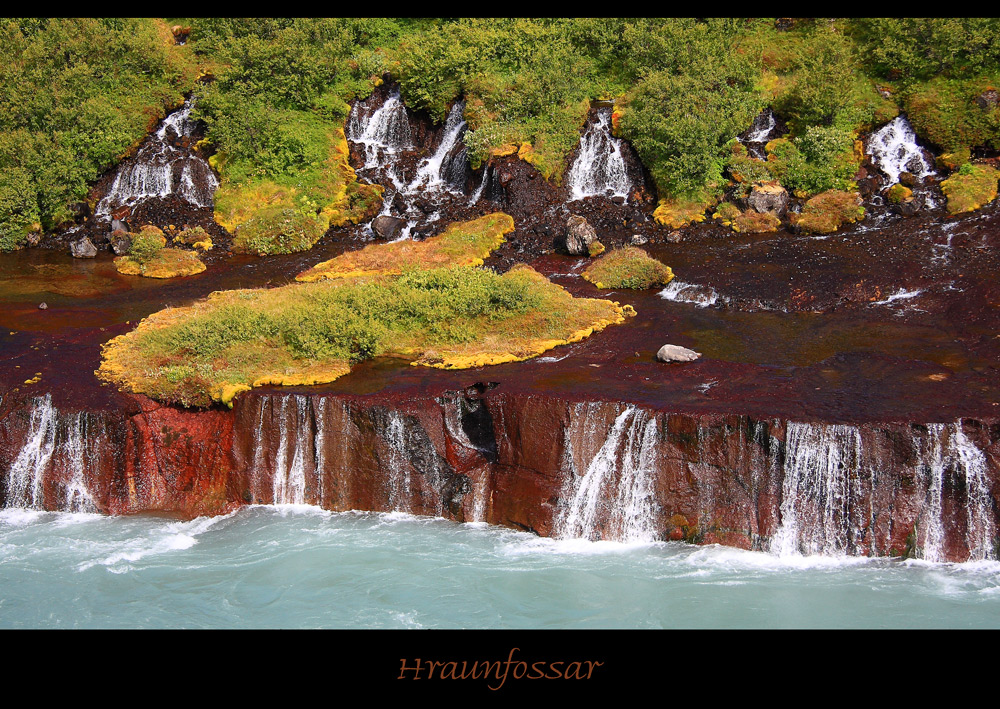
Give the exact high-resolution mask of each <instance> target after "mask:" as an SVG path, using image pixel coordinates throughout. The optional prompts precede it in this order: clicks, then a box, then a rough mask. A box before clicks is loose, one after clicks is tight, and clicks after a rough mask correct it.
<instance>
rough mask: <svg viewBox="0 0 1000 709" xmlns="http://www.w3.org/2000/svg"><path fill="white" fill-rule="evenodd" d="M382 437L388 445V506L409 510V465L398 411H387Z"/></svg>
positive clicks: (404, 424)
mask: <svg viewBox="0 0 1000 709" xmlns="http://www.w3.org/2000/svg"><path fill="white" fill-rule="evenodd" d="M383 439H384V440H385V442H386V443H387V444H388V446H389V460H388V461H386V462H387V463H388V467H389V506H390V507H391V508H392V509H393V510H394V511H397V512H409V511H410V508H411V505H410V500H411V495H412V489H411V481H410V465H409V461H408V459H407V455H406V423H405V421H404V420H403V415H402V414H401V413H399V412H398V411H389V413H388V420H387V422H386V428H385V432H384V434H383Z"/></svg>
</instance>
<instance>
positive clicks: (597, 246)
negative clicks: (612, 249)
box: [587, 241, 605, 256]
mask: <svg viewBox="0 0 1000 709" xmlns="http://www.w3.org/2000/svg"><path fill="white" fill-rule="evenodd" d="M604 250H605V249H604V244H602V243H601V242H600V241H594V242H592V243H591V244H590V246H588V247H587V253H588V254H589V255H590V256H600V255H601V254H603V253H604Z"/></svg>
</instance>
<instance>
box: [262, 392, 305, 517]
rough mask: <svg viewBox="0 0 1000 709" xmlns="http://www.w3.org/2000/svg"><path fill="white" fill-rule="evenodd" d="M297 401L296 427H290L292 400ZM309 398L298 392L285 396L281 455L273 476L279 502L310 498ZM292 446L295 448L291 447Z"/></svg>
mask: <svg viewBox="0 0 1000 709" xmlns="http://www.w3.org/2000/svg"><path fill="white" fill-rule="evenodd" d="M289 399H294V401H295V411H294V412H293V417H294V418H293V420H294V422H295V425H294V427H293V430H291V431H290V430H289V427H288V418H289V417H288V408H289V407H288V402H289ZM308 415H309V398H308V397H306V396H302V395H301V394H296V395H295V396H294V397H290V396H283V397H281V416H280V418H279V419H278V421H279V432H280V436H281V437H280V441H279V443H278V458H277V460H276V461H275V466H274V476H273V478H272V483H271V486H272V487H271V490H272V499H273V500H274V504H276V505H302V504H305V501H306V461H305V456H306V449H307V446H308V445H309V437H308V432H309V418H308ZM289 448H291V450H289Z"/></svg>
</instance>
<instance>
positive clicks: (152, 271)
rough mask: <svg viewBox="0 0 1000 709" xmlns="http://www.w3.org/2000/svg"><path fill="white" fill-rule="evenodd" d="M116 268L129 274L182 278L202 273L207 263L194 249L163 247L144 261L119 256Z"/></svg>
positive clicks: (147, 276)
mask: <svg viewBox="0 0 1000 709" xmlns="http://www.w3.org/2000/svg"><path fill="white" fill-rule="evenodd" d="M115 268H116V269H118V272H119V273H123V274H125V275H127V276H145V277H146V278H181V277H184V276H193V275H195V274H196V273H201V272H202V271H204V270H205V264H204V263H202V260H201V259H200V258H198V254H196V253H195V252H193V251H187V250H185V249H174V248H163V249H160V251H159V253H157V254H156V256H154V257H153V258H150V259H148V260H146V261H143V262H139V261H136V260H135V259H134V258H132V257H131V256H119V257H118V258H116V259H115Z"/></svg>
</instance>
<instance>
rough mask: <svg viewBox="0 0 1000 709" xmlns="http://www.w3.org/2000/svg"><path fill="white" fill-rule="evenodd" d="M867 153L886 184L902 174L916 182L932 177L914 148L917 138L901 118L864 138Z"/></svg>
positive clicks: (920, 153)
mask: <svg viewBox="0 0 1000 709" xmlns="http://www.w3.org/2000/svg"><path fill="white" fill-rule="evenodd" d="M868 151H869V153H870V154H871V157H872V162H873V163H875V166H876V167H878V169H879V170H881V171H882V172H883V173H884V174H885V176H886V177H887V178H888V179H889V184H890V185H893V184H896V183H897V182H899V176H900V174H901V173H903V172H909V173H911V174H912V175H914V176H915V177H917V178H919V179H923V178H925V177H929V176H930V175H933V174H934V169H933V167H932V166H931V164H930V163H929V162H928V161H927V159H926V158H925V157H924V154H923V151H922V150H921V149H920V146H919V145H917V136H916V134H915V133H914V132H913V128H912V127H911V126H910V123H909V121H907V120H906V118H905V117H904V116H901V115H900V116H896V118H894V119H892V120H891V121H889V122H888V123H886V124H885V125H884V126H882V127H881V128H880V129H878V130H877V131H875V132H874V133H872V134H871V136H870V137H869V138H868Z"/></svg>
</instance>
